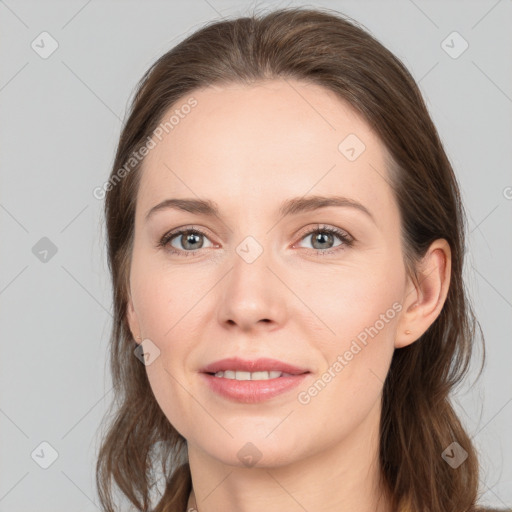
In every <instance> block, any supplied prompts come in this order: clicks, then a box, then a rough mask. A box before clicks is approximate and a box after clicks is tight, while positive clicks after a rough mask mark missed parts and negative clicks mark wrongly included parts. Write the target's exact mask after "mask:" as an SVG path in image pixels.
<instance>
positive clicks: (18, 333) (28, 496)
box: [0, 0, 512, 512]
mask: <svg viewBox="0 0 512 512" xmlns="http://www.w3.org/2000/svg"><path fill="white" fill-rule="evenodd" d="M254 5H257V6H258V7H260V8H265V7H268V6H270V5H272V6H280V7H283V6H290V5H305V4H304V3H303V2H275V3H271V2H258V3H257V4H255V3H254V2H241V1H231V2H228V1H221V0H208V1H206V0H194V1H186V2H185V1H181V2H170V1H167V2H157V1H146V2H143V1H100V0H92V1H87V0H79V1H75V0H73V1H67V2H64V1H62V2H50V1H46V2H44V1H33V2H29V1H19V0H18V1H15V0H6V1H0V34H1V38H2V40H1V44H0V52H1V53H0V58H1V66H0V107H1V119H2V121H1V124H0V140H1V148H2V151H1V153H0V159H1V160H0V171H1V177H0V179H1V187H0V226H1V242H0V257H1V260H0V261H1V265H0V322H1V324H0V325H1V343H2V345H1V353H0V355H1V357H0V368H1V382H0V390H1V392H0V431H1V438H0V442H1V455H0V512H6V511H9V512H18V511H34V510H38V511H39V512H49V511H52V512H59V511H67V510H73V511H75V512H79V511H87V512H93V511H96V510H98V509H99V508H98V506H97V503H98V499H97V494H96V488H95V483H94V464H95V453H96V449H97V447H98V443H99V439H100V435H101V433H100V432H99V425H100V421H101V419H102V416H103V413H104V412H105V410H106V407H107V405H108V404H109V402H110V400H111V399H112V392H111V380H110V376H109V372H108V367H107V366H106V361H107V357H106V354H107V343H108V337H109V333H110V325H111V313H110V311H111V291H110V281H109V275H108V272H107V265H106V258H105V250H104V231H103V228H102V217H101V209H102V202H101V201H99V200H97V199H95V197H94V196H93V193H92V191H93V189H94V188H95V187H97V186H100V185H101V184H102V183H103V182H104V181H105V180H106V179H107V178H108V174H109V171H110V167H111V165H112V162H113V158H114V151H115V146H116V143H117V138H118V136H119V133H120V129H121V124H122V120H123V118H124V115H125V112H126V109H127V106H128V100H129V99H130V98H131V95H132V93H133V90H134V86H135V84H136V82H137V81H138V80H139V79H140V78H141V76H142V74H143V73H144V72H145V71H146V69H147V68H148V67H149V65H150V64H152V63H153V62H154V60H155V59H156V58H157V57H159V56H160V55H162V54H163V53H164V52H165V51H167V50H168V49H169V48H171V47H172V46H174V45H175V44H176V43H177V42H179V41H180V40H182V39H183V38H184V37H185V36H186V35H188V34H190V33H191V32H193V31H194V30H196V29H197V28H199V27H200V26H201V25H202V24H203V23H205V22H207V21H209V20H211V19H213V18H218V17H221V16H229V17H231V16H233V15H241V14H245V13H246V12H247V10H248V8H249V7H253V6H254ZM307 5H309V6H325V7H329V8H332V9H336V10H339V11H341V12H343V13H345V14H348V15H349V16H351V17H353V18H355V19H356V20H357V21H360V22H361V23H363V24H364V25H365V26H366V27H367V28H368V29H369V30H370V31H371V33H372V34H373V35H374V36H376V37H377V38H378V39H379V40H380V41H381V42H382V43H384V44H385V45H386V46H387V47H388V48H389V49H390V50H392V51H393V52H394V53H395V54H396V55H397V56H398V57H399V58H401V59H402V60H403V61H404V63H405V64H406V65H407V67H408V68H409V69H410V71H411V72H412V74H413V76H414V77H415V78H416V79H417V80H418V81H419V84H420V87H421V90H422V92H423V94H424V96H425V98H426V101H427V104H428V107H429V110H430V112H431V114H432V117H433V119H434V122H435V123H436V125H437V127H438V130H439V132H440V135H441V137H442V139H443V141H444V143H445V147H446V150H447V152H448V155H449V157H450V159H451V161H452V163H453V165H454V168H455V171H456V173H457V175H458V177H459V179H460V182H461V186H462V192H463V198H464V201H465V204H466V207H467V211H468V213H469V221H470V225H469V236H468V258H467V261H466V265H467V266H466V276H467V282H468V286H469V289H470V292H471V297H472V300H473V304H474V307H475V309H476V312H477V315H478V317H479V319H480V322H481V325H482V328H483V331H484V335H485V337H486V341H487V350H488V359H487V365H486V368H485V370H484V373H483V376H482V377H481V379H480V380H479V381H477V383H476V384H474V385H473V386H472V387H471V384H472V383H473V379H469V381H467V383H466V384H465V385H464V386H463V387H462V388H461V389H460V390H459V392H458V394H457V396H456V397H455V403H456V405H457V409H458V411H459V412H460V414H461V417H462V420H463V422H464V424H465V426H466V427H467V429H468V431H469V432H470V433H471V435H472V436H473V439H474V441H475V443H476V446H477V448H478V449H479V451H480V454H481V464H482V476H481V491H482V501H483V502H484V503H487V504H489V505H495V506H500V507H505V506H508V507H511V506H512V436H511V432H512V403H511V402H512V377H511V374H512V372H511V370H510V363H511V360H512V344H511V338H510V332H511V328H512V315H511V309H512V271H511V266H510V262H511V261H512V257H511V256H512V229H511V211H512V200H511V199H510V198H511V197H512V189H511V188H510V187H512V172H511V162H512V149H511V147H512V144H511V142H512V115H511V114H512V80H511V78H512V59H511V48H512V31H511V30H510V27H511V26H512V1H511V0H499V1H496V0H489V1H487V0H486V1H476V2H475V1H472V2H471V1H465V2H461V1H435V2H434V1H420V0H414V1H413V0H402V1H395V2H391V1H383V2H379V1H358V2H356V1H341V0H338V1H331V2H329V1H322V2H311V3H308V4H307ZM43 31H47V32H49V33H50V34H51V36H52V37H53V38H54V39H55V40H56V41H57V42H58V44H59V47H58V49H57V50H56V51H55V52H54V53H53V54H52V55H51V56H49V57H48V58H46V59H43V58H41V57H40V55H39V54H38V53H36V51H34V50H33V49H32V47H31V43H32V41H34V40H36V42H37V40H38V39H37V37H38V36H39V34H40V33H41V32H43ZM453 31H457V32H458V33H460V34H461V36H462V37H463V38H464V39H465V40H466V41H467V42H468V43H469V47H468V49H467V50H466V51H465V52H464V53H462V54H461V55H460V56H459V57H458V58H452V56H450V55H449V54H448V53H446V51H445V50H444V49H443V47H442V46H441V44H442V41H443V40H445V39H446V37H447V36H448V35H449V34H451V33H452V32H453ZM448 41H450V39H448ZM445 44H446V43H445ZM449 44H450V45H451V46H453V47H454V48H453V49H452V50H451V51H452V52H453V51H456V50H457V49H460V48H461V46H460V45H461V41H460V40H455V42H454V43H449ZM46 48H48V45H46ZM507 187H509V188H507ZM43 237H47V238H48V239H50V240H51V242H52V243H53V244H54V245H55V247H56V249H57V252H56V254H54V255H52V253H51V252H49V253H48V254H47V256H46V260H47V261H41V260H40V258H41V257H43V255H44V253H38V250H41V247H40V245H36V244H38V243H39V244H43V246H44V244H45V243H46V244H47V243H48V242H45V241H43V242H40V240H41V238H43ZM34 246H36V249H34V250H33V247H34ZM43 249H44V247H43ZM34 252H35V253H36V254H34ZM477 355H478V354H477ZM477 366H478V364H477V361H476V360H475V364H474V372H473V374H474V373H475V371H476V368H477ZM42 442H47V443H49V444H50V445H51V446H52V447H53V449H54V450H56V452H57V453H58V457H57V459H56V460H55V461H54V462H53V464H52V465H51V466H50V467H48V469H42V468H41V467H40V465H39V464H38V463H36V461H38V462H39V463H42V462H44V460H46V461H47V462H48V461H49V457H51V450H50V449H48V447H46V446H45V445H43V447H41V446H40V444H41V443H42ZM34 450H35V452H34ZM41 450H42V451H41ZM31 454H34V457H32V456H31Z"/></svg>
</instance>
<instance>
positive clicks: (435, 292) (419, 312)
mask: <svg viewBox="0 0 512 512" xmlns="http://www.w3.org/2000/svg"><path fill="white" fill-rule="evenodd" d="M450 274H451V250H450V246H449V244H448V242H447V241H446V240H444V239H439V240H436V241H435V242H433V243H432V244H431V245H430V247H429V249H428V251H427V253H426V254H425V256H424V258H423V260H422V261H421V264H420V265H419V268H418V281H417V283H415V284H414V290H412V291H411V292H409V293H408V294H407V295H406V297H405V299H404V302H405V303H406V307H404V313H403V315H402V317H401V321H400V322H399V326H398V327H399V329H398V331H397V334H396V340H395V348H401V347H405V346H407V345H410V344H411V343H413V342H414V341H416V340H417V339H419V338H420V337H421V336H422V335H423V334H424V333H425V332H426V331H427V329H428V328H429V327H430V326H431V325H432V324H433V323H434V321H435V320H436V318H437V317H438V316H439V314H440V312H441V310H442V308H443V306H444V303H445V301H446V297H447V296H448V290H449V286H450Z"/></svg>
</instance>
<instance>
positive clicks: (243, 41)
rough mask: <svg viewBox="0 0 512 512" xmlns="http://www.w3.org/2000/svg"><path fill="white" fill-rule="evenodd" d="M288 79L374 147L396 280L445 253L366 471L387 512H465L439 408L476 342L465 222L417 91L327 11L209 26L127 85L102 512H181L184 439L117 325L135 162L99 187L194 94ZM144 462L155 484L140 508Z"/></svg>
mask: <svg viewBox="0 0 512 512" xmlns="http://www.w3.org/2000/svg"><path fill="white" fill-rule="evenodd" d="M288 77H290V78H294V79H299V80H303V81H307V82H310V83H314V84H318V85H321V86H323V87H324V88H326V89H328V90H330V91H334V92H335V93H336V94H337V95H338V97H339V98H341V99H342V100H345V101H347V102H348V103H349V104H350V105H351V106H352V107H353V108H354V109H356V111H357V112H358V113H359V114H360V115H361V116H362V117H363V118H364V119H365V121H366V122H367V123H368V124H369V125H370V126H371V127H372V128H373V130H374V131H375V132H376V133H377V135H378V136H379V137H380V139H381V140H382V142H383V144H384V145H385V147H386V148H387V150H388V152H389V155H390V160H389V162H388V164H389V168H388V171H389V175H390V181H391V182H390V185H391V186H392V188H393V190H394V194H395V197H396V201H397V203H398V206H399V211H400V217H401V228H402V244H403V253H404V261H405V264H406V268H407V271H408V273H409V275H410V276H411V277H413V279H417V276H416V275H415V265H416V264H417V263H418V261H419V260H420V259H421V258H422V256H424V255H425V252H426V250H427V249H428V247H429V245H430V244H431V243H432V242H433V241H434V240H436V239H439V238H443V239H445V240H447V241H448V243H449V244H450V248H451V254H452V267H451V283H450V287H449V292H448V296H447V299H446V302H445V304H444V307H443V309H442V311H441V313H440V314H439V316H438V317H437V319H436V320H435V322H434V323H433V324H432V325H431V326H430V327H429V329H428V330H427V331H426V332H425V333H424V335H423V336H422V337H421V339H419V340H417V341H416V342H414V343H413V344H411V345H409V346H407V347H404V348H401V349H397V350H395V352H394V355H393V359H392V362H391V367H390V371H389V373H388V375H387V378H386V381H385V383H384V389H383V402H382V416H381V425H380V427H381V440H380V464H381V469H382V478H383V481H384V482H385V487H386V488H387V489H388V490H389V493H390V496H391V499H392V504H393V510H398V509H402V508H410V509H411V510H417V511H429V512H446V511H447V510H451V511H454V512H462V511H467V510H472V508H473V507H474V505H475V503H476V500H477V493H478V461H477V455H476V452H475V449H474V447H473V445H472V442H471V439H470V438H469V436H468V434H467V433H466V432H465V430H464V428H463V426H462V424H461V422H460V420H459V418H458V417H457V414H456V413H455V411H454V409H453V407H452V405H451V403H450V400H449V393H450V392H451V391H452V390H453V388H454V386H455V385H456V384H458V383H459V382H460V381H461V380H462V378H463V377H464V376H465V375H466V373H467V371H468V368H469V364H470V359H471V353H472V348H473V343H474V340H475V339H476V336H475V327H478V328H479V329H480V326H479V324H478V322H477V321H476V319H475V317H474V314H473V311H472V308H471V305H470V303H469V300H468V297H467V294H466V291H465V286H464V283H463V278H462V270H463V258H464V251H465V244H464V237H465V230H466V219H465V213H464V209H463V205H462V203H461V198H460V194H459V188H458V184H457V180H456V177H455V175H454V172H453V169H452V166H451V164H450V162H449V160H448V157H447V155H446V153H445V151H444V149H443V145H442V143H441V141H440V139H439V136H438V133H437V131H436V128H435V126H434V124H433V122H432V120H431V118H430V116H429V113H428V111H427V108H426V106H425V103H424V100H423V98H422V95H421V93H420V91H419V89H418V86H417V85H416V83H415V81H414V79H413V78H412V76H411V75H410V73H409V72H408V71H407V69H406V68H405V66H404V65H403V64H402V62H401V61H400V60H399V59H397V58H396V57H395V56H394V55H393V54H392V53H391V52H390V51H389V50H387V49H386V48H385V47H384V46H383V45H382V44H381V43H379V42H378V41H377V40H376V39H375V38H374V37H372V36H371V35H370V34H369V33H368V32H367V31H366V30H365V29H363V28H362V27H361V26H359V24H358V23H357V22H355V21H354V20H349V19H346V18H344V17H343V16H341V15H340V14H339V13H337V12H335V11H331V10H329V9H309V8H308V9H305V8H287V9H279V10H274V11H271V12H268V13H267V14H265V15H263V14H262V15H256V14H254V13H253V14H252V15H251V16H248V17H242V18H238V19H234V20H227V21H225V20H223V21H217V22H211V23H209V24H208V25H206V26H204V27H203V28H202V29H201V30H199V31H197V32H195V33H194V34H192V35H191V36H189V37H188V38H186V39H185V40H184V41H182V42H181V43H180V44H178V45H177V46H176V47H174V48H173V49H172V50H170V51H169V52H168V53H166V54H165V55H163V56H162V57H161V58H159V59H158V60H157V61H156V62H155V63H154V64H153V65H152V66H151V68H150V69H149V70H148V71H147V72H146V74H145V75H144V77H143V78H142V80H141V81H140V83H139V85H138V89H137V92H136V95H135V97H134V99H133V102H132V106H131V110H130V113H129V117H128V120H127V122H126V124H125V126H124V129H123V131H122V134H121V137H120V140H119V146H118V148H117V154H116V157H115V162H114V166H113V169H112V174H111V180H110V184H109V186H108V187H107V195H106V201H105V215H106V224H107V235H108V261H109V268H110V271H111V274H112V280H113V300H114V323H113V330H112V336H111V353H110V364H111V371H112V377H113V385H114V391H115V397H116V399H117V402H116V403H113V404H112V408H114V409H115V413H114V415H113V418H112V420H111V422H110V425H109V428H108V431H107V432H106V435H105V438H104V440H103V442H102V445H101V449H100V452H99V456H98V461H97V468H96V470H97V474H96V478H97V485H98V489H99V495H100V500H101V503H102V506H103V509H104V510H105V511H107V512H112V511H113V510H114V508H113V502H112V493H111V486H112V480H114V481H115V484H116V485H117V486H118V487H119V489H120V490H121V492H122V493H123V495H124V496H125V497H127V498H128V499H129V500H130V502H131V503H133V504H134V505H135V506H136V507H137V508H138V509H140V510H144V511H146V510H149V509H150V508H151V509H152V510H154V511H155V512H168V511H180V512H181V511H182V510H184V509H185V507H186V503H187V498H188V493H189V492H190V488H191V477H190V469H189V467H188V464H187V455H186V440H185V439H184V438H183V436H181V435H180V434H179V433H178V432H177V431H176V430H175V429H174V428H173V426H172V425H171V424H170V423H169V421H168V420H167V418H166V417H165V415H164V414H163V412H162V411H161V409H160V407H159V406H158V404H157V402H156V400H155V398H154V396H153V394H152V391H151V388H150V386H149V383H148V379H147V375H146V370H145V367H144V365H143V364H141V363H140V361H139V360H138V359H137V358H136V357H134V355H133V349H134V343H133V338H132V335H131V333H130V330H129V327H128V325H127V320H126V307H127V300H128V290H129V288H128V283H129V271H130V257H131V248H132V241H133V234H134V233H133V232H134V215H135V202H136V195H137V189H138V182H139V179H140V172H141V171H140V168H141V163H137V165H135V166H134V167H133V169H131V170H130V171H129V172H127V173H126V175H125V176H124V177H123V178H122V179H119V180H118V181H117V182H114V181H113V178H114V177H115V175H116V172H118V170H119V169H120V168H122V167H123V166H124V165H125V164H126V162H127V161H128V160H129V159H130V158H131V157H132V155H133V153H134V151H137V150H138V149H139V148H140V147H141V146H142V145H143V144H144V143H145V142H146V140H147V138H148V137H150V136H152V134H153V131H154V130H155V129H156V128H157V126H158V125H159V123H160V122H161V121H162V119H163V118H164V115H165V114H166V113H167V112H168V110H169V109H170V108H171V106H174V105H175V104H176V103H177V102H178V101H182V100H183V101H184V98H186V97H187V96H188V95H190V94H191V93H192V92H193V91H194V90H196V89H197V88H202V87H207V86H209V85H211V84H221V83H225V84H227V83H242V84H249V83H254V82H257V81H262V80H267V79H279V78H282V79H286V78H288ZM117 176H118V177H119V175H117ZM480 332H481V330H480ZM482 340H483V335H482ZM483 356H485V351H484V352H483ZM483 360H484V359H482V367H483ZM480 371H481V370H480ZM454 441H456V442H457V443H459V444H460V445H461V446H462V447H463V449H464V450H465V451H466V452H467V454H468V456H467V459H466V460H465V462H464V463H463V464H462V465H460V466H459V467H458V468H457V469H453V468H452V467H450V465H449V464H447V463H446V462H445V461H444V460H443V458H442V456H441V454H442V452H443V451H444V450H445V449H446V448H447V447H448V446H449V445H450V444H451V443H452V442H454ZM158 461H159V462H160V463H161V468H162V474H163V475H164V478H165V480H166V485H165V490H164V494H163V496H162V498H161V500H160V501H159V502H158V503H157V505H156V507H155V508H152V505H151V499H150V488H151V486H152V485H153V484H154V481H155V479H156V472H155V464H156V463H157V462H158Z"/></svg>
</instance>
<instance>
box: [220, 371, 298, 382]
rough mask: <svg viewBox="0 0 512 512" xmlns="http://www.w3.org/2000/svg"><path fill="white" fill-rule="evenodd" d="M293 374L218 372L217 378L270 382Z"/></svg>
mask: <svg viewBox="0 0 512 512" xmlns="http://www.w3.org/2000/svg"><path fill="white" fill-rule="evenodd" d="M290 375H291V374H289V373H283V372H279V371H270V372H252V373H251V372H244V371H239V370H226V371H224V372H217V373H216V374H215V377H223V378H224V379H236V380H269V379H277V378H279V377H288V376H290Z"/></svg>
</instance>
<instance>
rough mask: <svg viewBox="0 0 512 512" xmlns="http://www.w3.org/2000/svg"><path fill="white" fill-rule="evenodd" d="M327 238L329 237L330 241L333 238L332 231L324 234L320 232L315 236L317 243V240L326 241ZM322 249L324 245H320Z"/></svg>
mask: <svg viewBox="0 0 512 512" xmlns="http://www.w3.org/2000/svg"><path fill="white" fill-rule="evenodd" d="M326 239H327V241H330V239H332V235H331V234H330V233H323V234H322V233H318V234H317V235H316V237H315V243H316V242H320V243H325V242H326ZM313 245H314V244H313ZM320 249H324V247H320Z"/></svg>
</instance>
